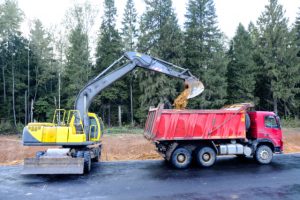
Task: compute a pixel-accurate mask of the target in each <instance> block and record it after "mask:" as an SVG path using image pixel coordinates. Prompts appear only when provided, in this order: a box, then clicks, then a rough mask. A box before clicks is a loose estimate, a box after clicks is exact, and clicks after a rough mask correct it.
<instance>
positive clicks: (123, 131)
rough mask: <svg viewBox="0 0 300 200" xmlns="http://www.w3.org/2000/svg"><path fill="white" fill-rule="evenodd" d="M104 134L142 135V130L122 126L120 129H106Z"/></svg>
mask: <svg viewBox="0 0 300 200" xmlns="http://www.w3.org/2000/svg"><path fill="white" fill-rule="evenodd" d="M104 132H105V134H108V135H111V134H143V132H144V129H142V128H138V127H130V126H122V127H118V126H116V127H109V128H108V127H106V128H104Z"/></svg>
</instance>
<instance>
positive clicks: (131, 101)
mask: <svg viewBox="0 0 300 200" xmlns="http://www.w3.org/2000/svg"><path fill="white" fill-rule="evenodd" d="M130 118H131V126H133V125H134V123H133V99H132V76H131V78H130Z"/></svg>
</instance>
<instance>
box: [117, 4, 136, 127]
mask: <svg viewBox="0 0 300 200" xmlns="http://www.w3.org/2000/svg"><path fill="white" fill-rule="evenodd" d="M137 26H138V24H137V12H136V9H135V7H134V2H133V0H127V3H126V7H125V10H124V16H123V21H122V29H121V37H122V44H123V49H124V51H125V52H126V51H135V50H136V43H137V37H138V28H137ZM133 78H134V75H133V72H132V73H130V76H127V77H126V78H125V82H126V83H128V85H129V102H130V119H131V124H132V125H134V119H133V118H134V116H133V101H134V102H136V100H137V95H136V96H133V83H134V82H136V80H134V79H133ZM128 113H129V112H128Z"/></svg>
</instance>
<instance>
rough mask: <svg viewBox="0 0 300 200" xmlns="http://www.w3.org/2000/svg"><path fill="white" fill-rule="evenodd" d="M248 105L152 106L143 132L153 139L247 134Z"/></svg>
mask: <svg viewBox="0 0 300 200" xmlns="http://www.w3.org/2000/svg"><path fill="white" fill-rule="evenodd" d="M245 113H246V111H245V108H239V109H220V110H175V109H162V108H161V107H158V108H152V109H150V110H149V113H148V118H147V121H146V125H145V130H144V136H145V137H146V138H147V139H149V140H152V141H163V140H164V141H165V140H207V139H239V138H241V139H242V138H246V127H245V126H246V125H245Z"/></svg>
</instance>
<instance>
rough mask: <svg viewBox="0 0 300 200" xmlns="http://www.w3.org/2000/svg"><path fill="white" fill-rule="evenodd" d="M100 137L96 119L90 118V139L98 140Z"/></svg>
mask: <svg viewBox="0 0 300 200" xmlns="http://www.w3.org/2000/svg"><path fill="white" fill-rule="evenodd" d="M97 137H98V124H97V120H96V119H95V118H94V117H90V139H97Z"/></svg>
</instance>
